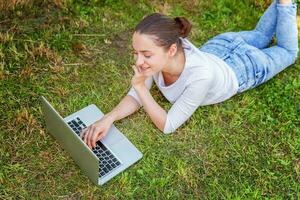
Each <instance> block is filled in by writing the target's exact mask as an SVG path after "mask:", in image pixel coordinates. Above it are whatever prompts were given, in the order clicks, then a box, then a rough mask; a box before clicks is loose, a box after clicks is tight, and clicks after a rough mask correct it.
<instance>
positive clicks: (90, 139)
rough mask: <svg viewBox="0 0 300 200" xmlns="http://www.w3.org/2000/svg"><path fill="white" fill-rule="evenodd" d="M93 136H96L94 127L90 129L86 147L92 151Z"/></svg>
mask: <svg viewBox="0 0 300 200" xmlns="http://www.w3.org/2000/svg"><path fill="white" fill-rule="evenodd" d="M94 135H97V133H96V131H95V127H92V130H91V132H90V134H89V138H88V146H89V147H90V148H91V149H92V148H93V145H92V139H93V136H94Z"/></svg>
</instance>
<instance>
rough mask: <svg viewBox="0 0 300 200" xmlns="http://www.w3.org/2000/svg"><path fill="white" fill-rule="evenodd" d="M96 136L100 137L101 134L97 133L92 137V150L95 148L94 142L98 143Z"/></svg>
mask: <svg viewBox="0 0 300 200" xmlns="http://www.w3.org/2000/svg"><path fill="white" fill-rule="evenodd" d="M98 135H101V132H100V133H99V132H98V133H96V134H95V133H94V134H93V136H92V146H93V148H95V147H96V142H97V141H98V140H97V138H98Z"/></svg>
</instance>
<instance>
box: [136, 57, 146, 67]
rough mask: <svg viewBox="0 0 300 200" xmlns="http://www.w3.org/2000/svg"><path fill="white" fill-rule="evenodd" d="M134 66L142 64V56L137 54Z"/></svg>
mask: <svg viewBox="0 0 300 200" xmlns="http://www.w3.org/2000/svg"><path fill="white" fill-rule="evenodd" d="M135 64H136V66H139V67H140V66H142V65H143V64H144V59H143V57H142V56H140V55H137V58H136V61H135Z"/></svg>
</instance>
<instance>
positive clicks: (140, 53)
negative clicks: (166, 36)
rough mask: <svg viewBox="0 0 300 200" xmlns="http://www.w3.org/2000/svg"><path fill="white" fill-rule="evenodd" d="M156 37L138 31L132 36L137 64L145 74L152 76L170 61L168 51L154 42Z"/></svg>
mask: <svg viewBox="0 0 300 200" xmlns="http://www.w3.org/2000/svg"><path fill="white" fill-rule="evenodd" d="M154 37H155V36H151V35H146V34H139V33H136V32H135V33H134V34H133V37H132V47H133V54H134V59H135V65H136V67H137V68H138V70H139V71H140V73H142V74H143V75H145V76H152V75H154V74H155V73H157V72H159V71H162V70H163V68H164V67H166V66H167V63H168V58H169V56H168V52H167V51H166V50H165V49H164V48H163V47H160V46H157V45H156V44H155V43H154V41H153V39H154Z"/></svg>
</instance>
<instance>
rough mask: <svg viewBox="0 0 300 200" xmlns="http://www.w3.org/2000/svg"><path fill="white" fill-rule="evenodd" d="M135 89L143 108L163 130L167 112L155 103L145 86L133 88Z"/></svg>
mask: <svg viewBox="0 0 300 200" xmlns="http://www.w3.org/2000/svg"><path fill="white" fill-rule="evenodd" d="M135 90H136V92H137V94H138V95H139V97H140V99H141V102H142V105H143V108H144V110H145V111H146V112H147V113H148V115H149V116H150V118H151V120H152V121H153V123H154V124H155V125H156V127H157V128H159V129H160V130H161V131H164V126H165V123H166V119H167V112H166V111H165V110H164V109H163V108H162V107H160V106H159V105H158V104H157V102H156V101H155V100H154V99H153V97H152V96H151V94H150V91H149V90H148V89H147V88H146V87H140V88H135Z"/></svg>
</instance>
